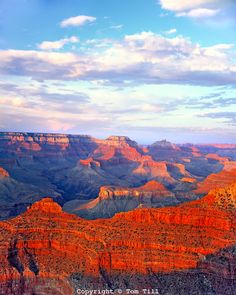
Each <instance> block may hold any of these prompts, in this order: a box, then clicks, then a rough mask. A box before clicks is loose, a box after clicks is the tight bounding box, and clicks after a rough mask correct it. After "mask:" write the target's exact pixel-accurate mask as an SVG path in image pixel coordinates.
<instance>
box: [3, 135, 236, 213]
mask: <svg viewBox="0 0 236 295" xmlns="http://www.w3.org/2000/svg"><path fill="white" fill-rule="evenodd" d="M235 162H236V147H235V146H234V145H203V146H200V145H197V146H194V145H191V144H188V145H176V144H172V143H170V142H167V141H166V140H164V141H159V142H156V143H154V144H152V145H150V146H145V147H144V146H141V145H139V144H138V143H136V142H135V141H133V140H131V139H129V138H128V137H125V136H110V137H108V138H107V139H104V140H103V139H96V138H93V137H91V136H88V135H65V134H43V133H24V132H0V167H2V169H4V170H1V171H0V203H1V204H2V206H0V219H7V218H9V217H13V216H16V215H17V214H19V213H21V212H23V211H24V209H25V208H26V207H27V206H28V205H29V204H31V203H33V202H35V201H37V200H38V199H39V198H40V197H41V198H42V197H45V196H47V195H50V196H52V197H53V198H54V199H55V200H57V201H58V202H59V203H60V204H62V205H64V206H65V208H66V206H67V205H68V206H71V205H72V204H73V202H74V204H76V208H77V207H78V204H80V205H81V204H84V203H88V202H90V201H91V200H94V199H95V198H97V196H98V194H99V191H100V188H101V187H102V186H106V187H107V186H112V187H113V186H114V187H122V188H131V187H139V186H141V185H142V184H144V183H146V182H148V181H151V180H155V181H157V182H159V183H161V184H163V185H164V186H165V187H166V188H167V189H168V190H169V191H171V193H172V194H174V196H175V198H176V199H177V200H178V201H181V202H182V201H186V200H189V199H194V198H198V197H199V195H200V196H201V195H203V193H204V194H206V193H207V192H208V191H209V189H211V188H212V187H215V185H216V184H217V186H219V185H221V180H220V177H216V178H215V180H214V185H209V186H205V188H206V189H205V190H203V191H202V192H200V193H198V189H199V188H200V186H201V184H202V183H203V182H204V180H205V179H208V177H209V178H210V177H211V176H210V175H211V174H213V175H214V174H217V173H220V172H221V171H231V170H232V169H234V168H235V167H236V164H235ZM3 171H7V172H3ZM7 173H8V174H9V176H8V174H7ZM186 179H192V181H186ZM206 181H208V180H206ZM225 183H226V182H225ZM7 200H8V201H7ZM6 201H7V202H6ZM165 204H167V203H165V202H164V203H163V204H162V205H165ZM131 207H132V206H131ZM107 214H108V215H107V216H112V214H113V213H111V212H110V213H109V212H108V213H107Z"/></svg>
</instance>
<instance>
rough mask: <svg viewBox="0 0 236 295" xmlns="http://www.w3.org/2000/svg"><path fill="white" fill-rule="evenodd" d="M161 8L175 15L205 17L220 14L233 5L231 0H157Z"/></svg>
mask: <svg viewBox="0 0 236 295" xmlns="http://www.w3.org/2000/svg"><path fill="white" fill-rule="evenodd" d="M159 2H160V5H161V7H162V8H163V9H166V10H170V11H173V12H175V13H176V15H177V16H187V17H193V18H207V17H213V16H215V15H218V14H220V13H221V12H222V11H224V10H226V9H228V8H229V7H230V5H233V0H224V1H222V0H194V1H189V0H181V1H173V0H159Z"/></svg>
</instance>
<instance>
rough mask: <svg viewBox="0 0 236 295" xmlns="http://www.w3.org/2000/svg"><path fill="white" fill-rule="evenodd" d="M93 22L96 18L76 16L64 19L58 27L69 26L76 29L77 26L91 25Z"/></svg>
mask: <svg viewBox="0 0 236 295" xmlns="http://www.w3.org/2000/svg"><path fill="white" fill-rule="evenodd" d="M95 21H96V17H93V16H88V15H78V16H74V17H70V18H67V19H64V20H63V21H62V22H61V24H60V25H61V27H62V28H65V27H69V26H73V27H77V26H83V25H85V24H86V23H91V22H95Z"/></svg>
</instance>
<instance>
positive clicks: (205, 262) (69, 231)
mask: <svg viewBox="0 0 236 295" xmlns="http://www.w3.org/2000/svg"><path fill="white" fill-rule="evenodd" d="M235 217H236V183H234V184H232V185H230V186H227V187H225V188H221V189H215V190H212V191H211V192H210V193H209V194H208V195H207V196H205V197H203V198H202V199H200V200H196V201H191V202H188V203H185V204H180V205H177V206H175V207H167V208H157V209H155V208H139V209H136V210H133V211H131V212H127V213H119V214H116V215H115V216H114V217H113V218H111V219H97V220H85V219H82V218H80V217H77V216H76V215H71V214H68V213H65V212H63V211H62V209H61V207H60V206H59V205H58V204H57V203H55V202H54V201H53V200H52V199H50V198H44V199H42V200H41V201H38V202H36V203H34V204H33V205H32V206H30V207H29V208H28V209H27V211H26V212H25V213H23V214H21V215H20V216H18V217H16V218H13V219H10V220H8V221H2V222H0V250H1V251H0V262H1V269H0V290H1V292H2V293H1V294H16V295H18V294H19V295H21V294H45V293H46V294H55V295H57V294H73V292H74V291H75V290H77V289H81V288H82V289H97V288H109V289H112V290H115V289H117V288H121V289H122V290H126V289H127V288H135V289H137V290H142V289H143V288H149V289H150V288H157V289H158V290H159V293H160V294H230V295H231V294H235V293H234V292H235V288H236V285H235V279H236V260H235V257H236V256H235V254H236V248H235V243H236V231H235V230H236V226H235ZM43 292H44V293H43ZM123 294H125V291H124V292H123Z"/></svg>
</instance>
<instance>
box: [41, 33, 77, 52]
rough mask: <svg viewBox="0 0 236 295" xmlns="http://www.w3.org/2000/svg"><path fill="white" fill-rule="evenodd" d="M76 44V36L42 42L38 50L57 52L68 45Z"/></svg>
mask: <svg viewBox="0 0 236 295" xmlns="http://www.w3.org/2000/svg"><path fill="white" fill-rule="evenodd" d="M78 42H79V38H77V37H76V36H72V37H70V38H64V39H61V40H57V41H43V42H42V43H40V44H39V45H38V48H39V49H42V50H57V49H60V48H62V47H63V46H64V45H66V44H68V43H78Z"/></svg>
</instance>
